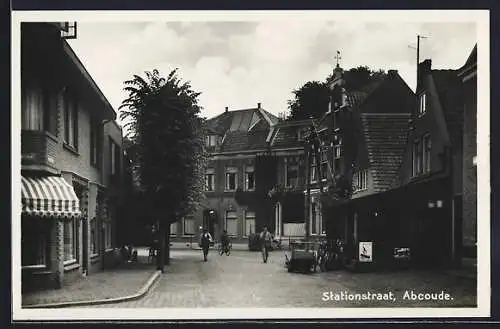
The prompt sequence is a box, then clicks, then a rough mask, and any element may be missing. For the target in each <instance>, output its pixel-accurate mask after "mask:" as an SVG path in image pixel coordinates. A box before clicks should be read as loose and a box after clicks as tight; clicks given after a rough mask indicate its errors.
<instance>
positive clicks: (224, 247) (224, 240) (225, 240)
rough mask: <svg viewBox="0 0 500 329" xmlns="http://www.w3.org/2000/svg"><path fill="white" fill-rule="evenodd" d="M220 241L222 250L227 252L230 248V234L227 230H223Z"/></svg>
mask: <svg viewBox="0 0 500 329" xmlns="http://www.w3.org/2000/svg"><path fill="white" fill-rule="evenodd" d="M220 242H221V244H222V252H223V253H224V252H225V253H227V252H228V250H229V235H228V234H227V231H226V230H223V231H222V233H221V235H220Z"/></svg>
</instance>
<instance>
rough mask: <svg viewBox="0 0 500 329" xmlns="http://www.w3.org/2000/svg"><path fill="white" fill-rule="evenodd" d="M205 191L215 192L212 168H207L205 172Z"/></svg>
mask: <svg viewBox="0 0 500 329" xmlns="http://www.w3.org/2000/svg"><path fill="white" fill-rule="evenodd" d="M205 190H206V191H209V192H213V191H215V170H214V169H213V168H207V169H206V171H205Z"/></svg>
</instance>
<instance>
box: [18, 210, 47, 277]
mask: <svg viewBox="0 0 500 329" xmlns="http://www.w3.org/2000/svg"><path fill="white" fill-rule="evenodd" d="M49 230H50V226H49V225H48V223H47V222H43V221H40V220H37V219H32V218H27V217H24V216H23V217H22V218H21V253H22V258H21V264H22V267H23V268H30V267H34V268H37V267H46V266H47V245H48V244H47V242H48V241H49V234H50V231H49Z"/></svg>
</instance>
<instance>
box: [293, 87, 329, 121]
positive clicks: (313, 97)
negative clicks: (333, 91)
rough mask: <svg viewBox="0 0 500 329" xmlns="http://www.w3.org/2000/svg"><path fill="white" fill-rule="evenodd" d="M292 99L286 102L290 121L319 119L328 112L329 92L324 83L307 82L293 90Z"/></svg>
mask: <svg viewBox="0 0 500 329" xmlns="http://www.w3.org/2000/svg"><path fill="white" fill-rule="evenodd" d="M292 93H293V95H294V98H293V99H292V100H289V101H288V109H289V110H290V116H289V117H288V119H291V120H305V119H309V118H310V117H313V118H319V117H321V115H323V113H325V112H326V111H327V110H328V103H329V101H330V99H329V90H328V85H327V84H326V83H325V82H319V81H309V82H307V83H306V84H304V85H303V86H302V87H300V88H299V89H296V90H294V91H293V92H292Z"/></svg>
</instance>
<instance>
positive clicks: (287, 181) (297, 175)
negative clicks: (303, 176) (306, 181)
mask: <svg viewBox="0 0 500 329" xmlns="http://www.w3.org/2000/svg"><path fill="white" fill-rule="evenodd" d="M289 168H296V169H295V170H291V171H289ZM293 171H295V172H296V176H295V177H294V178H291V179H293V180H294V181H295V184H289V183H290V182H289V175H290V173H291V172H293ZM298 186H299V165H298V164H289V163H285V187H287V188H295V187H298Z"/></svg>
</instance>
